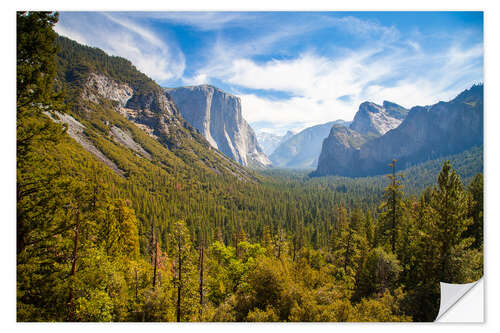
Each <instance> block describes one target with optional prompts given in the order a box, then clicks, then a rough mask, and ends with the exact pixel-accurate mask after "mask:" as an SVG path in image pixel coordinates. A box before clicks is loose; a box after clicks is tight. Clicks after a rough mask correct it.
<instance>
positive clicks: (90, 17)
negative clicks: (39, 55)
mask: <svg viewBox="0 0 500 333" xmlns="http://www.w3.org/2000/svg"><path fill="white" fill-rule="evenodd" d="M55 30H56V32H58V33H59V34H61V35H63V36H67V37H69V38H71V39H75V40H77V41H79V42H81V43H83V44H87V45H91V46H95V47H99V48H101V49H103V50H104V51H105V52H107V53H109V54H112V55H117V56H121V57H124V58H126V59H129V60H130V61H132V63H133V64H134V65H135V66H136V67H137V68H138V69H139V70H140V71H142V72H144V73H146V74H147V75H149V76H150V77H152V78H153V79H155V80H158V81H165V80H170V79H176V78H180V77H181V76H182V75H183V73H184V69H185V58H184V54H183V53H182V51H181V50H180V49H179V48H178V47H177V46H176V43H175V41H171V42H169V43H168V45H167V43H166V42H165V41H164V37H163V36H161V37H160V36H158V35H157V34H156V33H155V32H154V31H152V30H150V29H148V28H147V27H145V26H141V25H140V24H139V23H136V22H133V21H131V20H130V19H128V18H126V17H125V16H124V15H120V14H112V13H65V15H63V16H62V19H61V21H60V22H59V23H58V24H57V25H56V26H55Z"/></svg>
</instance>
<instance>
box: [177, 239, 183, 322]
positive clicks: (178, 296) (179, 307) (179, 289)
mask: <svg viewBox="0 0 500 333" xmlns="http://www.w3.org/2000/svg"><path fill="white" fill-rule="evenodd" d="M178 250H179V258H178V259H179V269H178V271H179V285H178V286H177V321H178V322H180V321H181V288H182V255H181V242H180V240H179V242H178Z"/></svg>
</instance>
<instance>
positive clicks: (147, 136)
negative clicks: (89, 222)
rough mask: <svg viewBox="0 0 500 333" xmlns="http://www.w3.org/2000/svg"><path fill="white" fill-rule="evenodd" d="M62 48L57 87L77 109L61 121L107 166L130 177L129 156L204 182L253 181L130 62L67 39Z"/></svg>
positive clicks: (61, 40)
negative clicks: (219, 177) (211, 177)
mask: <svg viewBox="0 0 500 333" xmlns="http://www.w3.org/2000/svg"><path fill="white" fill-rule="evenodd" d="M58 45H59V46H60V52H59V53H58V57H57V68H58V75H57V79H56V87H57V89H60V90H63V89H64V90H65V92H66V99H67V101H68V103H71V105H72V111H71V113H70V114H68V115H67V116H65V117H63V118H60V121H62V122H64V123H66V124H67V125H68V126H69V128H77V127H79V128H80V129H79V130H73V131H68V134H69V135H70V136H72V137H73V138H74V139H75V140H77V142H80V143H85V144H82V146H83V147H84V148H86V149H87V150H88V151H90V152H91V153H93V154H94V155H95V156H97V157H98V158H99V159H101V160H102V161H104V162H105V163H106V164H108V165H111V164H110V162H109V161H108V160H111V161H112V162H113V163H114V164H115V165H116V166H117V168H118V169H120V170H122V172H123V174H124V175H125V176H127V175H128V171H129V170H126V169H127V168H126V167H125V165H126V164H127V163H129V162H130V160H129V161H125V160H124V156H125V155H126V154H125V152H124V151H125V150H127V151H130V152H132V153H133V154H134V155H135V156H138V157H140V158H141V160H145V161H150V162H151V163H153V164H157V165H159V166H161V167H162V168H164V169H165V170H167V171H168V172H173V171H174V170H180V169H181V170H183V172H184V173H186V174H187V173H193V174H194V173H198V174H199V175H200V176H201V175H203V174H205V173H212V174H224V175H225V174H228V175H232V176H236V177H237V178H239V179H245V180H248V179H252V178H253V175H251V173H249V172H248V170H246V169H244V168H242V167H241V166H240V165H238V164H237V163H235V162H233V161H232V160H230V159H229V158H227V157H225V156H224V155H223V154H220V153H219V152H218V151H217V150H215V149H212V147H211V146H210V144H209V143H208V142H207V141H206V140H205V139H204V138H203V136H201V135H200V134H199V133H198V132H197V131H196V130H195V129H194V128H193V127H192V126H191V125H190V124H189V123H188V122H187V121H186V120H184V119H183V118H182V116H181V114H180V112H179V111H178V109H177V107H176V105H175V103H174V102H173V100H172V99H171V98H170V97H169V96H168V95H165V93H164V92H163V89H162V88H161V87H159V86H158V85H157V84H156V83H155V82H154V81H153V80H151V79H150V78H148V77H147V76H146V75H144V74H142V73H140V72H139V71H137V69H136V68H135V67H134V66H133V65H132V64H131V63H130V62H129V61H128V60H126V59H123V58H119V57H111V56H108V55H106V54H105V53H104V52H103V51H101V50H99V49H97V48H91V47H86V46H83V45H80V44H78V43H76V42H74V41H71V40H69V39H67V38H63V37H59V38H58ZM55 117H56V118H57V115H55ZM75 124H79V125H78V126H76V125H75ZM75 126H76V127H75ZM120 152H121V153H120ZM103 156H104V157H103ZM115 169H116V168H115Z"/></svg>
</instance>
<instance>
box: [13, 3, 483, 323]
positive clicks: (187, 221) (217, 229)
mask: <svg viewBox="0 0 500 333" xmlns="http://www.w3.org/2000/svg"><path fill="white" fill-rule="evenodd" d="M57 20H58V14H57V13H53V12H18V13H17V63H16V66H17V77H16V84H17V90H16V91H17V96H16V97H17V105H16V106H17V110H16V112H17V122H16V129H17V142H16V146H17V150H16V152H17V160H16V163H17V187H16V201H17V204H16V205H17V206H16V208H17V221H16V223H17V224H16V227H17V235H16V237H17V238H16V240H17V241H16V243H17V247H16V283H17V285H16V290H17V292H16V295H17V301H16V307H17V321H20V322H26V321H28V322H32V321H35V322H40V321H41V322H61V321H81V322H108V321H125V322H131V321H132V322H167V321H196V322H199V321H216V322H233V321H237V322H242V321H244V322H246V321H251V322H263V321H273V322H283V321H296V322H297V321H298V322H318V321H321V322H324V321H326V322H347V321H354V322H367V321H368V322H370V321H376V322H387V321H397V322H400V321H433V320H434V319H435V317H436V315H437V313H438V310H439V299H440V286H439V282H440V281H443V282H448V283H468V282H473V281H476V280H478V279H479V278H481V277H482V275H483V175H482V170H483V147H482V146H479V147H474V148H472V149H470V150H467V151H465V152H462V153H460V154H456V155H452V156H443V157H440V158H438V159H435V160H432V161H429V162H426V163H423V164H419V165H416V166H412V167H410V168H408V169H405V170H399V169H398V162H397V161H396V160H393V161H392V163H391V162H389V163H390V164H389V163H388V166H387V175H385V176H377V177H365V178H345V177H336V176H328V177H317V178H310V177H309V176H308V175H307V173H306V172H302V171H285V170H276V169H271V170H266V171H252V170H248V169H245V168H243V167H241V166H237V165H235V163H233V162H231V161H229V159H228V158H226V157H224V156H222V155H221V154H218V153H217V152H215V151H214V150H213V149H210V147H209V145H208V143H206V142H205V141H204V140H202V138H201V136H200V135H199V134H198V133H196V131H194V130H193V129H192V128H190V126H189V125H182V126H181V125H178V129H177V132H175V131H170V132H169V133H170V134H168V135H165V136H163V137H158V138H155V137H153V136H151V135H148V134H147V133H146V132H145V131H143V130H142V129H141V128H139V127H138V126H136V125H135V124H134V123H133V122H131V121H129V120H127V119H126V118H125V117H123V116H122V115H121V114H119V113H117V112H116V111H115V110H114V107H115V105H114V104H113V102H112V101H109V100H105V99H102V100H99V101H95V102H89V101H87V100H84V99H83V98H82V93H81V92H82V90H81V87H82V84H83V82H85V80H86V79H87V78H88V76H89V75H90V74H91V73H96V72H97V73H104V74H105V75H107V76H109V77H111V78H113V79H115V80H117V81H120V82H127V83H128V84H130V85H131V86H132V87H133V88H134V91H135V92H136V93H137V94H141V93H143V94H149V93H150V92H151V91H153V92H154V91H157V90H158V89H160V88H159V86H158V85H157V84H156V83H155V82H154V81H153V80H151V79H149V78H148V77H147V76H146V75H144V74H142V73H141V72H139V71H138V70H137V69H135V67H134V66H133V65H132V64H131V63H130V62H129V61H128V60H125V59H123V58H119V57H111V56H108V55H106V54H105V53H104V52H102V51H101V50H98V49H95V48H90V47H87V46H82V45H80V44H78V43H76V42H74V41H71V40H69V39H67V38H64V37H59V36H58V35H57V34H56V33H55V32H54V30H53V26H54V24H55V23H56V22H57ZM66 116H71V117H72V118H74V119H77V120H78V122H79V123H80V124H82V126H84V130H83V133H84V135H85V137H86V140H88V142H90V143H92V145H93V146H94V147H97V148H98V149H99V151H101V152H102V153H103V154H104V155H106V157H107V158H108V159H109V160H110V161H112V163H113V165H114V166H116V168H117V170H118V172H117V170H115V169H113V168H110V167H109V165H107V164H105V163H103V162H102V161H101V160H99V159H98V158H96V156H95V155H94V154H92V153H90V152H89V151H88V150H86V149H84V148H83V147H82V144H81V143H79V142H77V141H76V140H75V139H73V138H72V137H70V135H69V134H68V133H69V131H70V130H71V128H69V127H68V126H67V125H66V124H64V123H63V122H59V121H57V120H58V119H60V118H62V117H66ZM55 120H56V121H55ZM111 125H113V126H116V127H118V128H120V129H121V130H123V131H127V133H130V134H131V136H132V137H133V139H134V140H135V141H136V142H137V143H139V144H140V145H141V146H142V147H143V149H144V150H145V151H146V152H147V156H148V158H146V157H144V156H145V155H140V154H138V153H136V152H134V151H133V150H131V149H128V148H126V147H124V146H123V145H120V144H119V143H116V142H115V141H114V140H113V139H112V135H111V132H110V128H111ZM176 126H177V125H176ZM86 142H87V141H86ZM222 169H224V170H230V172H229V171H228V172H220V171H217V172H214V171H213V170H222Z"/></svg>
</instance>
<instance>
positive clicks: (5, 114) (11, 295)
mask: <svg viewBox="0 0 500 333" xmlns="http://www.w3.org/2000/svg"><path fill="white" fill-rule="evenodd" d="M7 2H8V3H7ZM497 3H498V1H481V0H475V1H471V0H467V1H462V0H454V1H451V0H446V1H442V0H441V1H436V0H419V1H407V2H405V1H402V0H378V1H368V0H366V1H356V0H350V1H342V2H340V1H319V0H307V1H303V0H302V1H296V0H287V1H269V0H248V1H244V2H243V1H240V2H237V1H235V0H207V1H190V0H181V1H173V0H170V1H166V0H164V1H152V0H141V1H129V2H126V1H98V0H87V1H78V2H70V1H67V0H55V1H50V0H45V1H35V0H21V1H12V2H11V1H9V0H6V1H3V2H2V5H1V6H2V11H1V12H0V13H1V21H0V22H1V24H2V44H3V48H2V52H1V54H2V62H1V65H2V67H3V68H2V71H1V73H2V79H1V82H2V85H1V90H0V91H1V92H2V97H3V98H2V112H1V117H2V118H1V121H0V126H1V127H0V135H1V147H2V152H1V153H2V157H3V159H2V163H1V164H0V165H1V172H0V174H1V177H2V179H1V184H2V188H1V190H0V193H1V197H0V202H1V204H2V206H1V208H2V209H1V210H0V212H1V215H0V216H1V217H2V218H1V219H0V221H1V228H2V230H1V231H2V232H0V234H1V236H0V237H1V239H0V244H1V246H2V248H1V250H2V251H1V252H0V253H1V255H2V259H3V261H2V263H3V265H2V274H0V277H1V278H0V279H1V280H0V281H1V283H0V286H1V288H2V296H3V297H2V301H1V308H0V315H1V318H2V320H1V327H2V329H3V331H4V332H9V331H13V330H16V331H17V330H20V331H29V332H30V331H34V330H36V331H37V332H40V331H49V330H50V331H51V332H64V333H67V332H68V330H71V331H72V332H74V331H78V332H87V331H88V330H92V331H103V332H110V331H115V330H116V331H118V330H120V331H123V332H136V331H137V330H138V329H140V330H144V329H147V330H148V333H149V332H156V331H158V332H160V331H161V332H165V331H173V332H181V331H182V332H191V331H192V332H199V331H200V330H203V332H220V331H221V330H222V331H226V330H227V331H230V332H234V331H238V333H244V332H252V333H255V331H262V330H264V331H271V330H272V331H285V330H286V331H287V332H288V331H291V332H303V331H304V330H310V329H313V330H315V331H324V332H332V331H334V330H342V331H343V332H344V331H353V330H358V329H360V328H366V329H369V330H370V332H387V331H393V330H394V331H397V332H400V331H401V330H404V331H417V330H418V331H421V330H422V329H423V328H424V327H422V326H423V325H425V329H426V330H431V331H432V330H439V331H441V330H442V329H452V330H453V331H454V332H462V331H467V332H469V331H470V332H475V331H477V330H478V329H489V328H492V327H497V331H498V327H499V326H500V325H499V322H500V321H499V316H498V309H499V308H500V307H499V306H500V304H498V301H497V299H498V297H497V296H500V295H499V288H498V285H499V284H498V282H497V283H495V282H494V281H499V279H498V277H499V276H498V272H499V267H498V265H497V264H496V263H495V261H493V260H489V258H490V255H491V256H492V257H493V258H494V257H495V255H494V254H495V253H500V252H499V251H500V249H499V245H498V244H499V243H500V242H499V241H498V239H497V238H498V237H500V235H499V233H498V230H499V228H500V227H499V226H500V219H499V215H498V211H497V210H494V207H495V206H498V203H497V201H498V200H496V199H497V198H499V194H500V193H499V190H498V189H499V188H500V182H499V177H500V176H499V173H498V169H497V167H498V166H499V164H498V158H499V157H498V147H497V146H496V143H498V142H499V141H498V140H499V137H498V133H499V132H500V130H499V128H500V123H499V121H498V120H499V117H500V116H499V113H500V105H499V101H498V100H499V98H500V94H499V91H500V85H499V79H498V78H499V75H500V71H499V66H500V65H499V62H500V54H499V52H498V51H499V46H498V41H499V40H500V38H499V34H500V15H499V14H500V13H499V11H498V5H497ZM24 9H31V10H53V9H57V10H74V11H80V10H254V11H264V10H313V11H314V10H367V11H369V10H378V11H380V10H408V11H411V10H424V11H428V10H484V11H485V15H484V23H485V26H484V32H485V43H484V44H485V105H486V107H485V140H486V144H485V191H486V199H485V228H484V230H485V246H486V250H485V285H486V287H485V290H486V295H485V299H486V304H485V320H486V324H484V325H477V324H466V325H464V324H387V323H379V324H363V323H348V324H332V323H317V324H302V323H299V324H279V323H271V324H196V323H190V324H154V323H151V324H112V325H108V324H17V323H16V322H15V281H16V279H15V223H14V221H15V179H16V176H15V126H14V124H15V113H14V112H13V110H15V78H14V77H15V65H14V64H15V11H16V10H24Z"/></svg>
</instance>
